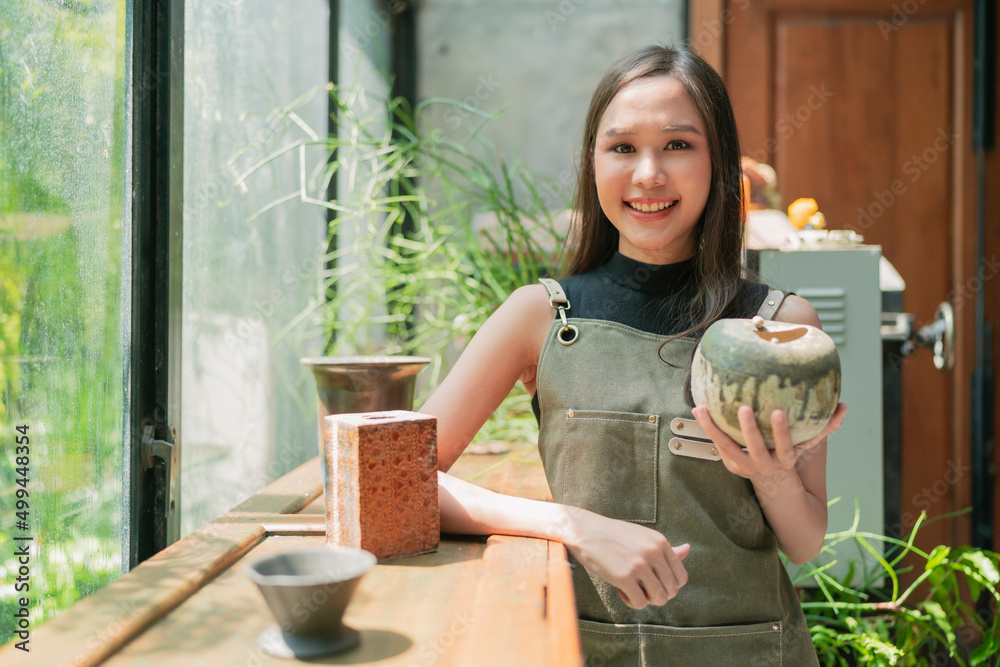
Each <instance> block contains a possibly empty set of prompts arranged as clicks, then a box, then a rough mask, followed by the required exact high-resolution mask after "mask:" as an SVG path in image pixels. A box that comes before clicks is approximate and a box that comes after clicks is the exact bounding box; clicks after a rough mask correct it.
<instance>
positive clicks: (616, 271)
mask: <svg viewBox="0 0 1000 667" xmlns="http://www.w3.org/2000/svg"><path fill="white" fill-rule="evenodd" d="M694 279H695V260H694V258H691V259H686V260H684V261H681V262H676V263H674V264H662V265H661V264H646V263H645V262H640V261H638V260H635V259H631V258H629V257H626V256H625V255H623V254H621V253H620V252H617V251H616V252H615V253H614V255H612V256H611V259H609V260H608V261H607V262H606V263H604V264H602V265H601V266H599V267H597V268H596V269H594V270H592V271H588V272H587V273H581V274H578V275H575V276H569V277H568V278H563V279H561V280H560V281H559V284H560V285H561V286H562V288H563V291H564V292H566V298H568V299H569V303H570V308H569V310H568V311H566V315H567V316H568V317H579V318H584V319H590V320H607V321H609V322H617V323H618V324H624V325H625V326H628V327H632V328H633V329H638V330H639V331H645V332H646V333H652V334H656V335H659V336H674V335H676V334H679V333H681V332H682V331H685V330H686V329H688V328H690V327H691V325H692V321H691V315H690V313H689V312H688V304H689V303H690V301H691V298H692V296H693V295H694V292H695V284H694ZM767 292H768V287H767V285H763V284H761V283H756V282H748V283H744V289H743V294H742V295H741V298H739V299H738V302H739V303H737V304H734V306H735V308H731V309H730V310H733V311H734V312H733V314H732V315H729V316H730V317H751V316H752V315H753V314H754V313H755V312H757V309H758V308H760V305H761V304H762V303H763V302H764V298H765V297H766V296H767ZM531 409H532V411H533V412H534V413H535V419H536V420H537V419H538V417H539V409H538V398H537V396H532V398H531Z"/></svg>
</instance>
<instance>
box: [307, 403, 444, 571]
mask: <svg viewBox="0 0 1000 667" xmlns="http://www.w3.org/2000/svg"><path fill="white" fill-rule="evenodd" d="M323 432H324V435H323V458H324V461H323V465H324V469H323V474H324V478H325V479H324V483H325V493H326V541H327V544H338V545H344V546H351V547H358V548H361V549H365V550H367V551H370V552H372V553H373V554H375V555H376V556H377V557H378V558H393V557H397V556H411V555H414V554H421V553H427V552H429V551H435V550H436V549H437V548H438V543H439V541H440V539H441V515H440V511H439V509H438V482H437V419H436V418H435V417H431V416H430V415H424V414H420V413H418V412H408V411H406V410H391V411H387V412H361V413H354V414H339V415H330V416H329V417H326V419H325V420H324V429H323Z"/></svg>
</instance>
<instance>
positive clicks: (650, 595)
mask: <svg viewBox="0 0 1000 667" xmlns="http://www.w3.org/2000/svg"><path fill="white" fill-rule="evenodd" d="M565 507H566V512H567V518H568V520H567V523H568V526H567V528H568V530H567V531H566V539H564V540H563V542H564V544H565V545H566V549H567V550H568V551H569V552H570V554H572V555H573V557H574V558H576V560H577V561H579V562H580V564H581V565H583V566H584V567H585V568H587V570H588V571H590V572H592V573H593V574H596V575H597V576H598V577H600V578H601V579H604V580H605V581H606V582H608V583H609V584H611V585H612V586H615V587H616V588H618V595H619V596H621V598H622V600H623V601H624V602H625V604H627V605H628V606H629V607H632V608H633V609H642V608H643V607H645V606H646V605H650V604H651V605H657V606H659V605H663V604H666V603H667V602H668V601H669V600H671V599H672V598H673V597H674V596H675V595H677V592H678V591H679V590H680V588H681V586H683V585H684V584H686V583H687V570H685V569H684V565H683V564H682V563H681V560H683V559H684V557H685V556H687V555H688V553H689V552H690V551H691V545H689V544H682V545H680V546H679V547H672V546H671V545H670V543H669V542H668V541H667V538H666V537H664V536H663V534H662V533H660V532H658V531H656V530H653V529H652V528H647V527H646V526H640V525H638V524H635V523H630V522H628V521H621V520H618V519H610V518H608V517H606V516H601V515H600V514H596V513H594V512H591V511H588V510H585V509H581V508H578V507H570V506H565Z"/></svg>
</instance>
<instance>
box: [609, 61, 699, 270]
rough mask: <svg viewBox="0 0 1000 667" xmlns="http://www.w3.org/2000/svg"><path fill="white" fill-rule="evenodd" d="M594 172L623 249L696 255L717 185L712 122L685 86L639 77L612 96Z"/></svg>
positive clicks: (663, 259) (657, 256)
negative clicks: (709, 129)
mask: <svg viewBox="0 0 1000 667" xmlns="http://www.w3.org/2000/svg"><path fill="white" fill-rule="evenodd" d="M593 160H594V178H595V181H596V184H597V197H598V200H599V201H600V204H601V208H602V209H603V211H604V214H605V215H606V216H607V217H608V220H610V221H611V224H612V225H614V227H615V228H616V229H617V230H618V233H619V240H618V250H619V251H620V252H621V253H622V254H623V255H625V256H626V257H629V258H631V259H635V260H639V261H642V262H647V263H649V264H670V263H673V262H679V261H681V260H684V259H688V258H690V257H692V256H693V255H694V251H695V246H696V243H697V231H696V227H697V224H698V220H699V218H700V217H701V214H702V212H703V211H704V209H705V203H706V202H707V201H708V193H709V190H710V189H711V183H712V160H711V157H710V154H709V146H708V139H707V135H706V131H705V123H704V121H702V118H701V115H700V114H699V113H698V109H697V107H695V105H694V102H692V100H691V96H690V95H688V92H687V90H686V89H685V88H684V85H683V84H682V83H681V82H680V81H678V80H677V79H676V78H674V77H672V76H668V75H657V76H649V77H644V78H640V79H637V80H635V81H633V82H632V83H630V84H628V85H627V86H625V87H624V88H622V89H621V90H620V91H619V92H618V94H617V95H615V97H614V98H613V99H612V100H611V102H610V104H608V106H607V108H606V109H605V111H604V115H603V116H602V117H601V121H600V123H599V124H598V127H597V138H596V141H595V145H594V153H593Z"/></svg>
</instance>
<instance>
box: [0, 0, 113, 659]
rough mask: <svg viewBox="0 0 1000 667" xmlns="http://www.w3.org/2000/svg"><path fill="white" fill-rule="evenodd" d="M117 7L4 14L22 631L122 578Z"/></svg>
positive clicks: (13, 6) (3, 153) (2, 349)
mask: <svg viewBox="0 0 1000 667" xmlns="http://www.w3.org/2000/svg"><path fill="white" fill-rule="evenodd" d="M127 9H128V7H127V3H126V2H125V1H124V0H104V1H97V0H95V1H93V2H65V1H60V2H56V1H52V0H21V1H19V2H8V3H4V9H3V12H2V13H0V392H2V396H3V402H2V405H0V438H2V439H3V443H4V446H3V453H4V455H3V457H0V471H2V472H0V480H2V482H0V508H2V514H3V527H2V530H0V569H2V570H3V573H4V574H3V581H4V582H5V586H4V590H3V597H0V613H2V614H3V615H4V616H6V617H7V618H12V617H13V612H14V611H15V609H16V608H17V602H16V600H17V597H18V595H25V592H24V590H22V591H21V592H20V593H17V592H16V591H15V590H14V586H13V585H12V584H13V582H14V581H15V577H17V576H18V572H19V564H18V562H17V560H16V557H15V556H14V552H15V545H20V544H29V545H30V548H29V551H30V565H29V567H30V580H29V581H28V582H26V583H30V591H29V594H28V597H29V598H30V599H31V600H32V607H31V610H30V614H31V623H32V625H34V624H36V623H38V622H39V621H41V620H42V619H43V618H47V617H49V616H52V615H54V614H55V613H56V612H57V611H58V610H59V609H62V608H63V607H65V606H67V605H69V604H71V603H72V602H73V601H74V600H76V599H77V598H80V597H82V596H84V595H87V594H88V593H90V592H92V591H94V590H96V589H97V588H99V587H100V586H102V585H103V584H105V583H107V582H108V581H110V580H112V579H114V578H116V577H117V576H119V574H120V573H121V572H122V571H123V570H124V569H125V567H126V565H125V563H126V559H125V556H124V553H125V551H126V548H125V546H124V540H125V531H124V530H123V521H122V520H123V516H124V513H125V506H126V502H125V497H126V493H125V492H124V486H123V484H124V482H123V479H124V461H125V453H124V451H123V450H124V448H123V442H125V443H127V442H128V439H127V438H126V437H125V430H126V428H127V426H126V421H127V420H125V419H124V417H123V415H124V410H123V407H124V396H125V392H124V383H125V381H126V380H125V364H124V359H126V358H127V355H128V350H129V341H128V339H127V337H126V333H127V330H128V327H127V325H126V322H127V319H128V310H127V308H128V303H129V298H130V294H129V285H130V270H129V262H128V261H127V260H126V259H125V256H126V253H127V249H128V242H127V239H128V238H129V236H130V233H131V220H130V216H129V210H130V209H129V206H128V204H127V201H126V194H125V191H126V175H127V174H129V173H130V169H131V161H130V156H129V153H128V151H127V150H126V144H127V137H128V136H129V135H130V132H131V125H130V122H129V118H128V115H127V114H126V113H125V111H126V100H127V98H128V95H129V86H128V85H127V83H126V82H127V79H128V72H129V63H128V54H129V51H128V45H127V39H126V34H127V28H128V25H127V23H128V16H127ZM17 427H21V429H22V431H26V435H27V436H28V444H27V447H28V449H27V450H22V452H24V453H23V455H24V456H25V457H26V458H24V459H19V458H17V455H16V453H15V449H14V446H15V436H19V435H20V434H19V433H18V432H17V431H15V429H16V428H17ZM22 464H23V465H22ZM18 479H26V480H27V481H26V482H25V483H24V484H23V485H19V484H18V483H17V480H18ZM21 490H23V491H24V492H25V493H23V494H21V497H18V491H21ZM26 537H30V538H31V539H30V541H15V539H16V538H26ZM8 584H10V585H8ZM13 630H14V628H13V627H12V624H10V623H4V624H3V626H2V630H0V642H6V641H7V640H8V639H10V638H11V636H12V633H13Z"/></svg>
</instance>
